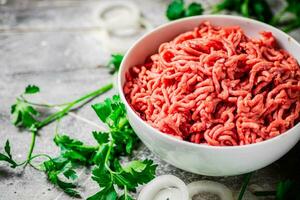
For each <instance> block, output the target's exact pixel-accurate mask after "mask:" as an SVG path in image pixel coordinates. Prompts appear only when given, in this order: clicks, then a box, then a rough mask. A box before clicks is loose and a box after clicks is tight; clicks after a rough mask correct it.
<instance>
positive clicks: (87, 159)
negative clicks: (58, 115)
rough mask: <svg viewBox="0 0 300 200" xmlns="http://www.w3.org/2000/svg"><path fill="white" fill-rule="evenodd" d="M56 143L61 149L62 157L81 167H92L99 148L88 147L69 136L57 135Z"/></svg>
mask: <svg viewBox="0 0 300 200" xmlns="http://www.w3.org/2000/svg"><path fill="white" fill-rule="evenodd" d="M54 142H55V144H56V145H57V146H59V147H60V148H61V156H62V157H63V158H66V159H68V160H69V161H72V162H75V163H79V164H81V165H91V164H92V159H93V156H94V154H95V152H96V150H97V148H98V147H94V146H87V145H85V144H83V143H82V142H81V141H79V140H75V139H71V138H70V137H69V136H67V135H56V136H55V138H54Z"/></svg>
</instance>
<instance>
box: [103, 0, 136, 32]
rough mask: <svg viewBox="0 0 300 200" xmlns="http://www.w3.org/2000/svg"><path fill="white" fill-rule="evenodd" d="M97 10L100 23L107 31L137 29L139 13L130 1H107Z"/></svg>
mask: <svg viewBox="0 0 300 200" xmlns="http://www.w3.org/2000/svg"><path fill="white" fill-rule="evenodd" d="M98 12H99V20H100V25H101V26H102V27H103V28H104V29H106V30H107V31H116V30H120V29H137V28H138V26H139V19H140V16H141V13H140V10H139V9H138V7H137V6H136V5H135V4H134V3H133V2H131V1H108V2H106V3H103V5H101V8H100V10H99V11H98Z"/></svg>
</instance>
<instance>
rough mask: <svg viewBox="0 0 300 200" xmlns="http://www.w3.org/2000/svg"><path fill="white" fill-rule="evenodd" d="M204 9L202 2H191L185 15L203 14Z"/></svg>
mask: <svg viewBox="0 0 300 200" xmlns="http://www.w3.org/2000/svg"><path fill="white" fill-rule="evenodd" d="M203 11H204V9H203V7H202V5H201V4H200V3H195V2H193V3H191V4H190V5H189V6H188V7H187V9H186V11H185V16H186V17H190V16H195V15H202V13H203Z"/></svg>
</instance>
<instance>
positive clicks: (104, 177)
mask: <svg viewBox="0 0 300 200" xmlns="http://www.w3.org/2000/svg"><path fill="white" fill-rule="evenodd" d="M92 107H93V109H94V110H95V112H96V113H97V115H98V116H99V118H100V120H101V121H102V122H104V123H105V124H107V126H108V128H109V131H107V132H96V131H94V132H93V133H92V134H93V137H94V139H95V140H96V141H97V143H98V144H97V145H94V146H91V145H86V144H84V143H83V142H81V141H79V140H76V139H72V138H70V137H69V136H67V135H56V136H55V138H54V142H55V144H56V145H57V146H59V147H60V150H61V152H60V155H59V156H58V157H56V158H50V159H49V160H47V161H45V162H44V163H43V165H42V167H43V170H44V171H45V173H46V174H47V177H48V180H49V181H50V182H51V183H53V184H54V185H56V186H58V187H59V188H61V189H62V190H63V191H64V192H65V193H67V194H68V195H70V196H73V197H80V194H79V192H78V191H77V190H76V184H75V182H74V181H75V180H76V178H77V174H76V169H77V168H78V166H95V167H94V169H93V170H92V175H93V176H92V179H93V180H94V181H96V182H97V183H98V184H99V187H100V191H99V192H98V193H96V194H94V195H93V196H91V197H89V198H88V199H89V200H95V199H111V200H114V199H117V198H119V199H132V198H131V196H130V195H129V191H135V189H136V187H137V186H138V185H139V184H144V183H147V182H148V181H150V180H152V179H153V178H154V175H155V169H156V165H154V164H153V161H151V160H144V161H139V160H135V161H132V162H130V163H128V164H126V165H121V164H120V161H119V159H120V156H126V155H127V156H128V155H130V154H131V153H132V151H133V149H134V147H135V146H136V144H137V143H138V138H137V136H136V135H135V133H134V131H133V130H132V128H131V126H130V124H129V122H128V120H127V117H126V111H125V107H124V104H123V103H121V102H120V97H119V96H113V97H112V98H108V99H106V100H105V101H104V102H102V103H98V104H94V105H93V106H92ZM116 187H118V188H119V189H121V190H123V193H122V194H121V195H118V194H117V192H116V190H115V188H116Z"/></svg>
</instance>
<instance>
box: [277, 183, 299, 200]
mask: <svg viewBox="0 0 300 200" xmlns="http://www.w3.org/2000/svg"><path fill="white" fill-rule="evenodd" d="M299 199H300V184H299V182H295V181H291V180H284V181H280V182H279V184H278V185H277V190H276V200H299Z"/></svg>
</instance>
